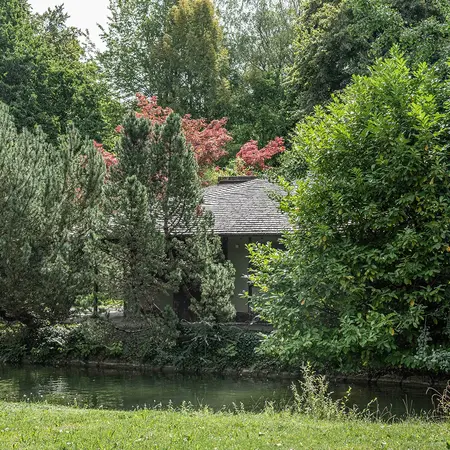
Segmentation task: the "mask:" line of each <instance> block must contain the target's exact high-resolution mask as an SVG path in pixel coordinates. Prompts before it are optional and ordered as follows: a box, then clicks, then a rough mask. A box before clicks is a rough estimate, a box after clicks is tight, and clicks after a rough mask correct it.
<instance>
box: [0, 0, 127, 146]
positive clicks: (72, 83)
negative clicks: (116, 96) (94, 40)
mask: <svg viewBox="0 0 450 450" xmlns="http://www.w3.org/2000/svg"><path fill="white" fill-rule="evenodd" d="M67 18H68V16H67V14H66V13H65V12H64V10H63V8H62V6H59V7H56V8H54V9H49V10H48V11H47V12H45V13H44V14H42V15H33V14H32V13H31V11H30V6H29V5H28V3H27V2H25V1H21V0H13V1H12V2H6V3H5V2H3V3H1V4H0V29H1V31H0V50H1V52H2V53H1V57H0V74H1V75H0V100H2V101H3V102H4V103H6V104H7V105H8V106H9V107H10V110H11V113H12V114H13V116H14V118H15V123H16V124H17V126H18V127H19V128H22V127H27V128H30V129H31V128H33V127H34V126H36V125H39V126H41V127H42V129H43V131H44V132H45V133H46V134H47V135H48V136H49V138H50V139H51V140H52V141H53V142H56V140H57V136H58V135H59V134H61V133H64V132H65V130H66V127H67V125H68V124H70V123H72V124H74V125H75V126H76V127H77V128H78V129H79V130H80V132H81V133H82V134H84V135H87V136H89V137H90V138H92V139H94V138H95V139H97V140H100V141H105V140H108V137H109V136H110V135H111V130H112V128H113V124H114V123H117V120H118V117H120V114H121V113H120V106H119V104H118V103H117V102H115V101H113V100H112V98H111V96H110V93H109V91H108V88H107V85H106V83H105V81H104V80H103V79H102V77H101V76H100V75H99V71H98V66H97V64H96V63H95V62H94V61H93V59H92V58H90V57H89V55H88V54H87V52H86V50H85V48H84V46H83V45H82V43H81V39H82V33H81V32H80V30H78V29H76V28H73V27H69V26H67V24H66V22H67Z"/></svg>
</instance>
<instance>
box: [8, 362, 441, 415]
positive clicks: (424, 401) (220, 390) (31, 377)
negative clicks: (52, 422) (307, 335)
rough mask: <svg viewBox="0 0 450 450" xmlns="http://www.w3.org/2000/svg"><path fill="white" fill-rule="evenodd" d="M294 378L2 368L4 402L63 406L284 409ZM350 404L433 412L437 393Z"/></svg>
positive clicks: (386, 390) (337, 393)
mask: <svg viewBox="0 0 450 450" xmlns="http://www.w3.org/2000/svg"><path fill="white" fill-rule="evenodd" d="M290 385H291V381H289V380H279V381H274V380H260V379H247V378H237V379H236V378H222V377H211V376H208V377H203V376H186V375H158V374H151V373H141V372H129V371H115V370H97V369H80V368H48V367H28V366H27V367H20V368H18V367H9V366H0V399H2V400H11V401H20V400H27V401H47V402H49V403H52V404H59V405H78V406H87V407H91V408H107V409H122V410H132V409H136V408H145V407H147V408H155V407H159V405H160V406H161V407H165V406H168V405H169V404H171V405H173V406H174V407H178V406H180V405H181V404H182V403H183V402H188V403H189V402H190V403H192V404H193V405H194V406H202V405H203V406H205V405H208V406H209V407H210V408H212V409H213V410H216V411H217V410H220V409H222V408H225V409H230V408H233V407H234V405H238V406H239V405H240V404H241V403H242V404H243V405H244V406H245V409H246V410H247V411H260V410H262V409H263V408H264V405H265V402H267V401H269V402H273V404H274V405H275V407H276V408H277V407H278V408H280V407H282V406H283V405H286V404H287V403H288V402H289V401H290V400H291V399H292V392H291V389H290ZM348 387H349V386H348V384H334V385H330V389H331V390H332V391H333V397H335V398H341V397H343V396H344V395H345V394H346V391H347V389H348ZM351 387H352V391H351V396H350V404H356V405H358V406H359V407H360V408H364V407H366V406H367V404H368V403H369V402H370V401H371V400H373V399H374V398H377V400H378V407H379V408H380V409H384V408H388V409H389V410H390V412H391V413H392V414H395V415H396V416H397V417H401V416H403V415H405V413H406V411H407V409H406V408H405V404H406V405H408V410H409V412H411V410H414V411H415V412H416V413H419V412H420V411H430V410H432V409H433V408H432V407H433V405H432V399H431V397H432V395H431V393H429V392H428V393H427V389H426V387H414V388H413V387H408V388H402V387H399V386H380V385H372V386H367V385H355V384H353V385H352V386H351Z"/></svg>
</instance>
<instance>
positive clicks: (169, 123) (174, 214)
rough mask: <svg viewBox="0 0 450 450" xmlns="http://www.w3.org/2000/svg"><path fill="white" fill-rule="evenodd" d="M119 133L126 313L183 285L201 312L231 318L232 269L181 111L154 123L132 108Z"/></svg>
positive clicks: (117, 240)
mask: <svg viewBox="0 0 450 450" xmlns="http://www.w3.org/2000/svg"><path fill="white" fill-rule="evenodd" d="M120 133H121V140H120V143H119V145H118V148H117V155H118V161H119V163H118V164H117V166H114V168H113V172H112V191H113V192H115V194H113V195H111V200H112V205H111V210H112V211H113V210H114V209H115V211H113V213H112V215H113V219H112V220H111V223H112V229H111V237H110V239H109V240H110V241H111V242H112V246H113V253H114V254H115V255H116V257H117V259H118V260H120V261H122V263H123V264H122V267H123V288H124V289H123V295H124V298H125V306H126V309H125V311H126V314H127V315H128V316H129V317H132V316H135V315H137V314H139V311H140V309H141V308H143V307H144V308H145V309H152V308H156V302H155V300H157V299H158V297H159V296H161V295H163V294H164V293H173V292H177V291H178V290H182V292H183V294H184V295H186V296H188V297H190V299H191V310H192V311H193V312H194V314H195V315H196V317H197V318H201V319H206V318H207V319H213V320H214V319H223V318H230V317H231V316H232V315H233V314H234V308H233V307H232V306H231V304H230V299H231V296H232V294H233V281H232V280H233V279H234V278H233V277H234V269H233V268H232V266H231V264H229V263H225V262H224V261H222V259H223V257H222V254H221V249H220V245H219V243H218V238H217V237H216V236H214V234H213V231H212V218H211V216H210V214H208V213H207V212H206V211H204V210H203V208H202V207H201V201H202V190H201V183H200V180H199V177H198V175H197V171H198V166H197V163H196V160H195V156H194V152H193V149H192V147H191V146H190V145H188V144H187V142H186V139H185V137H184V134H183V130H182V122H181V118H180V116H178V115H177V114H170V115H169V116H168V117H167V118H166V119H165V120H164V121H163V122H162V123H157V122H153V123H152V122H151V121H149V120H148V119H147V118H144V117H136V115H134V114H132V115H130V116H129V117H128V118H127V119H126V120H125V122H124V124H123V126H122V127H121V128H120ZM117 200H118V201H117ZM211 267H213V268H215V270H210V268H211ZM216 269H217V270H216ZM208 283H213V284H215V285H216V286H218V288H217V290H216V291H215V292H211V289H209V290H208V288H207V287H206V286H208ZM202 286H203V287H202ZM221 286H222V288H221ZM194 292H196V293H197V296H196V295H195V294H194ZM206 292H208V295H207V297H208V298H207V299H205V294H206ZM197 297H198V299H200V297H201V298H202V302H203V303H202V305H203V307H201V306H199V304H198V303H197ZM195 305H197V306H195Z"/></svg>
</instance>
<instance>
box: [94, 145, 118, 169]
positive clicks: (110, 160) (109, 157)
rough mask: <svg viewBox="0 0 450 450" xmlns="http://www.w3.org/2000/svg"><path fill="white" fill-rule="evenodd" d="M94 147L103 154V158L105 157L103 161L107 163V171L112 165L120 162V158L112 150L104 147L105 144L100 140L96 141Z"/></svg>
mask: <svg viewBox="0 0 450 450" xmlns="http://www.w3.org/2000/svg"><path fill="white" fill-rule="evenodd" d="M94 147H95V148H96V149H97V150H98V152H99V153H100V154H101V155H102V158H103V161H104V163H105V166H106V170H107V171H109V169H110V168H111V167H112V166H115V165H116V164H117V163H118V162H119V160H118V159H117V157H116V156H115V155H114V154H113V153H110V152H108V151H106V150H105V149H104V148H103V144H99V143H98V142H95V141H94Z"/></svg>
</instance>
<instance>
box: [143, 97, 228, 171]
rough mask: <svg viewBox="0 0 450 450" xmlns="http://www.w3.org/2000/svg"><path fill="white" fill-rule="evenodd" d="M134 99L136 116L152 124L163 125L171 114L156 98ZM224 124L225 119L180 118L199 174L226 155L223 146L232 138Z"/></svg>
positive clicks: (187, 116)
mask: <svg viewBox="0 0 450 450" xmlns="http://www.w3.org/2000/svg"><path fill="white" fill-rule="evenodd" d="M136 97H137V101H138V108H139V112H138V113H136V115H137V116H138V117H145V118H146V119H149V120H150V121H151V122H152V123H159V124H160V123H163V122H164V121H165V120H166V119H167V117H168V116H169V114H171V113H172V112H173V110H172V109H171V108H163V107H162V106H160V105H158V98H157V97H156V96H153V97H150V98H147V97H145V95H142V94H136ZM226 123H227V118H226V117H223V118H222V119H219V120H212V121H210V122H208V121H207V120H206V119H193V118H192V117H191V115H190V114H186V115H185V116H184V117H183V118H182V127H183V131H184V135H185V137H186V141H187V142H188V143H189V144H191V145H192V148H193V150H194V154H195V158H196V160H197V163H198V165H199V168H200V172H202V171H203V170H204V169H206V168H208V167H211V166H212V165H213V164H214V163H215V162H216V161H218V160H219V159H220V158H222V157H223V156H225V155H226V154H227V151H226V150H225V146H226V144H227V143H228V142H230V141H231V140H232V139H233V138H232V137H231V136H230V134H229V133H228V131H227V129H226V128H225V125H226Z"/></svg>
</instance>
